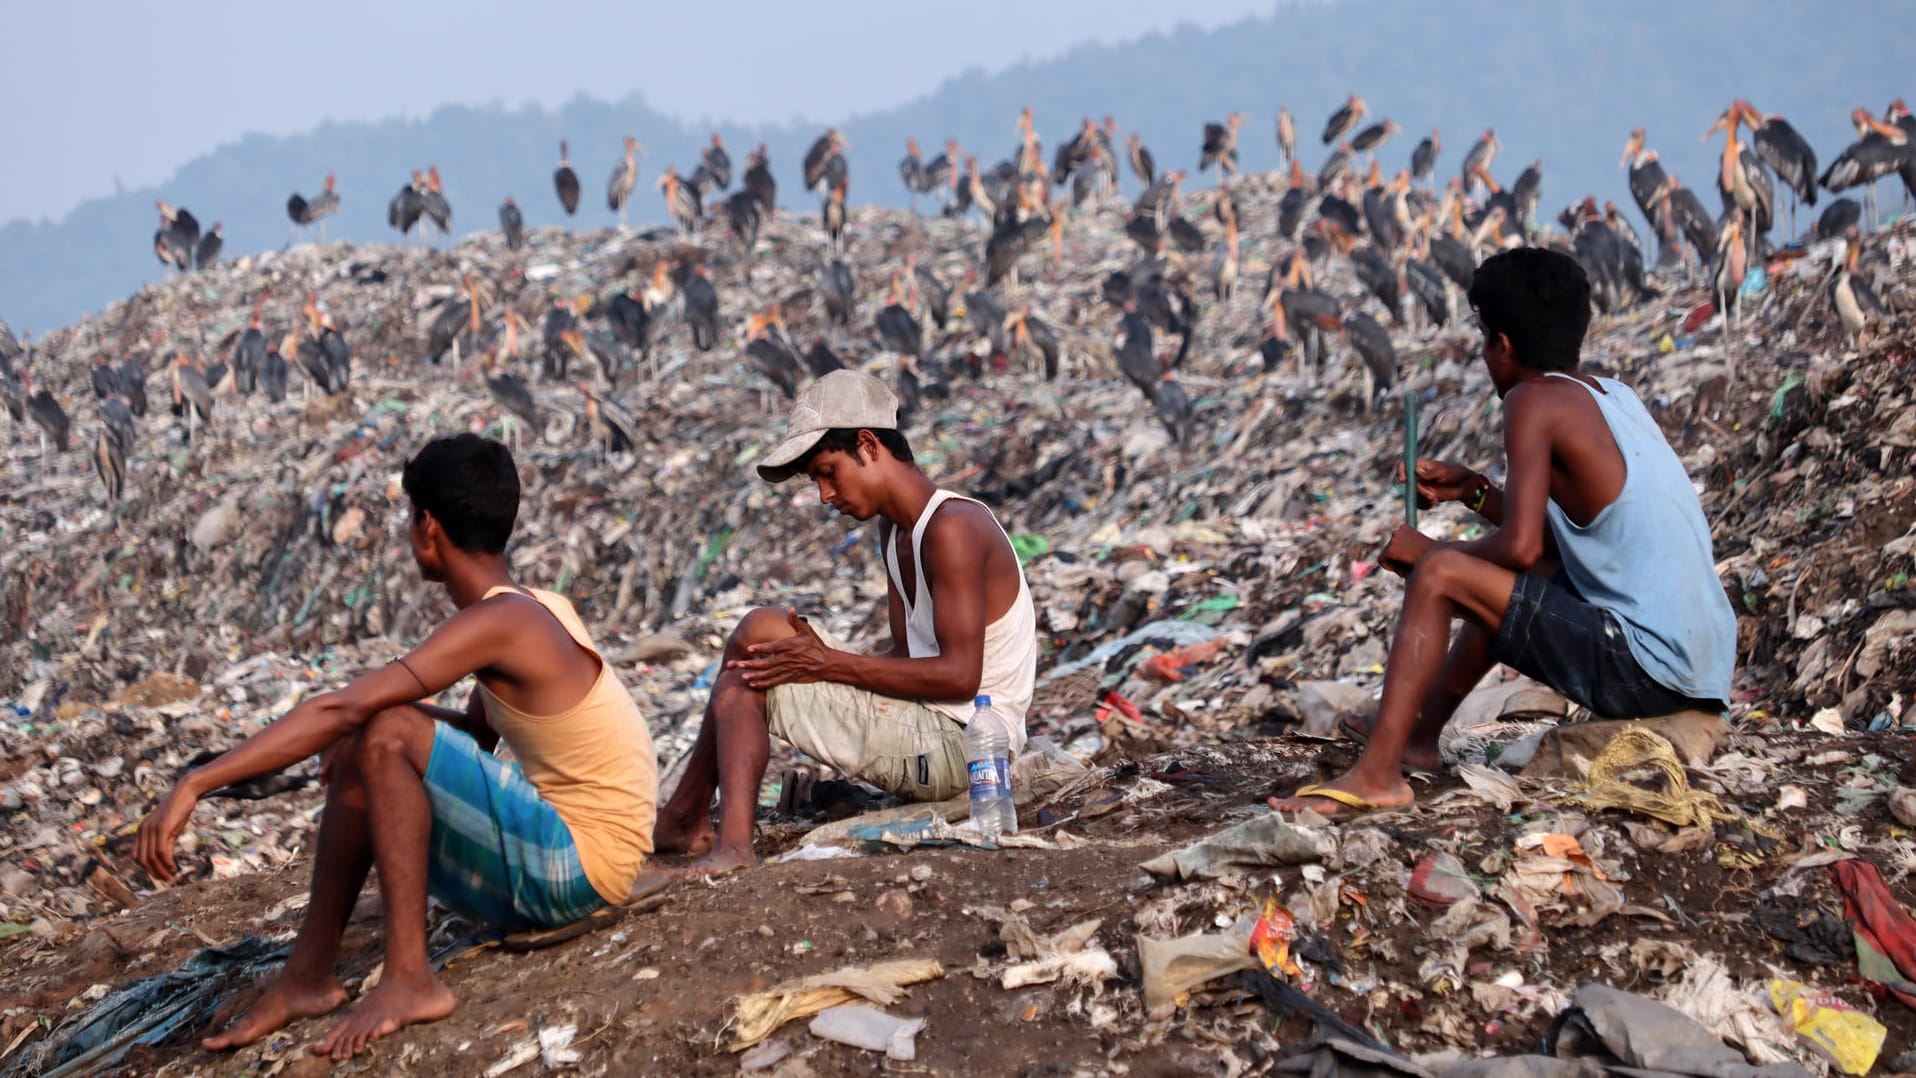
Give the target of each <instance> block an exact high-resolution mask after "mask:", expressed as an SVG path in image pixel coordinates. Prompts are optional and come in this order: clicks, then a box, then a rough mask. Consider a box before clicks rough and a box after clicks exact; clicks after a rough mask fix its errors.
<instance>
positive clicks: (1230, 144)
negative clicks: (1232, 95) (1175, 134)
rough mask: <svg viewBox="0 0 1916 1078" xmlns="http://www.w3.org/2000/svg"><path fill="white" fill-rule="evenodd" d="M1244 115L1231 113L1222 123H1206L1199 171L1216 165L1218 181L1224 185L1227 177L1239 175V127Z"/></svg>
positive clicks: (1220, 184)
mask: <svg viewBox="0 0 1916 1078" xmlns="http://www.w3.org/2000/svg"><path fill="white" fill-rule="evenodd" d="M1243 122H1244V117H1243V116H1242V115H1240V114H1238V113H1235V112H1233V113H1231V114H1230V115H1229V116H1226V117H1225V118H1224V122H1223V123H1221V124H1205V125H1204V146H1203V150H1202V155H1201V156H1200V157H1199V159H1198V171H1199V172H1203V171H1204V170H1205V169H1207V168H1211V167H1212V166H1216V168H1217V182H1218V185H1219V186H1223V184H1224V180H1225V177H1227V176H1235V175H1237V129H1238V125H1240V124H1242V123H1243Z"/></svg>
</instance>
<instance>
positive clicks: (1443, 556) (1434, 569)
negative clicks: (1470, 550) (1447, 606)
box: [1410, 547, 1475, 595]
mask: <svg viewBox="0 0 1916 1078" xmlns="http://www.w3.org/2000/svg"><path fill="white" fill-rule="evenodd" d="M1474 560H1475V559H1473V558H1472V557H1471V556H1470V555H1468V554H1465V553H1463V552H1462V551H1458V550H1450V549H1448V548H1442V547H1440V548H1438V549H1436V550H1432V551H1431V552H1430V553H1428V554H1425V555H1424V556H1423V557H1421V558H1419V559H1417V568H1416V570H1415V571H1414V572H1412V573H1411V575H1410V586H1411V587H1412V588H1417V589H1421V590H1424V591H1429V592H1435V593H1436V594H1439V595H1451V594H1454V593H1455V591H1456V588H1457V583H1458V581H1459V580H1461V579H1462V578H1463V575H1464V573H1465V572H1466V571H1467V570H1468V568H1469V566H1470V563H1471V562H1472V561H1474Z"/></svg>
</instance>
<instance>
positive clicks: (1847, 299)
mask: <svg viewBox="0 0 1916 1078" xmlns="http://www.w3.org/2000/svg"><path fill="white" fill-rule="evenodd" d="M1845 238H1846V240H1847V241H1848V242H1847V245H1846V249H1845V250H1844V252H1843V265H1842V268H1841V269H1839V270H1838V271H1837V273H1836V279H1835V281H1833V282H1831V284H1830V304H1831V305H1832V306H1834V307H1835V308H1836V315H1837V317H1838V318H1840V319H1842V321H1843V328H1844V329H1845V330H1847V331H1849V337H1850V343H1851V344H1852V345H1858V346H1860V345H1861V344H1862V343H1863V338H1864V337H1865V335H1867V334H1868V332H1869V330H1870V328H1871V327H1873V326H1878V325H1882V324H1883V323H1885V322H1887V321H1889V319H1890V313H1889V308H1887V307H1885V306H1883V301H1882V300H1881V299H1878V298H1877V296H1876V290H1875V289H1873V288H1871V287H1870V286H1869V281H1867V280H1866V279H1864V277H1863V275H1862V272H1861V268H1860V267H1861V259H1862V255H1863V239H1862V234H1861V233H1859V232H1858V231H1857V229H1856V226H1854V225H1851V226H1850V228H1849V231H1848V232H1847V233H1845Z"/></svg>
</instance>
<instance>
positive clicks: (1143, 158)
mask: <svg viewBox="0 0 1916 1078" xmlns="http://www.w3.org/2000/svg"><path fill="white" fill-rule="evenodd" d="M1124 150H1125V158H1126V160H1128V161H1129V162H1130V163H1131V172H1132V174H1133V175H1135V176H1137V178H1138V183H1139V184H1140V185H1141V186H1142V187H1144V188H1145V189H1146V190H1149V189H1150V188H1151V186H1152V185H1154V184H1156V183H1157V181H1158V165H1157V162H1156V161H1154V160H1152V158H1151V151H1150V150H1148V149H1146V148H1145V145H1144V140H1143V139H1141V138H1139V137H1138V133H1137V132H1136V131H1133V132H1131V136H1130V137H1129V138H1127V139H1125V140H1124Z"/></svg>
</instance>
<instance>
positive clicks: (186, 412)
mask: <svg viewBox="0 0 1916 1078" xmlns="http://www.w3.org/2000/svg"><path fill="white" fill-rule="evenodd" d="M172 375H173V408H174V410H175V411H176V412H177V413H178V414H179V415H181V416H182V417H184V418H185V420H186V440H187V441H189V442H191V441H192V440H193V431H194V429H195V427H196V426H197V424H196V423H195V422H194V420H195V419H197V420H198V421H199V422H200V423H207V422H211V421H212V418H213V390H212V389H211V387H209V386H208V385H207V384H206V376H205V375H204V374H203V373H201V371H200V369H199V368H198V367H196V366H194V365H193V361H192V360H190V359H188V358H187V357H185V356H180V357H179V358H178V359H176V360H174V361H173V368H172Z"/></svg>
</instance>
